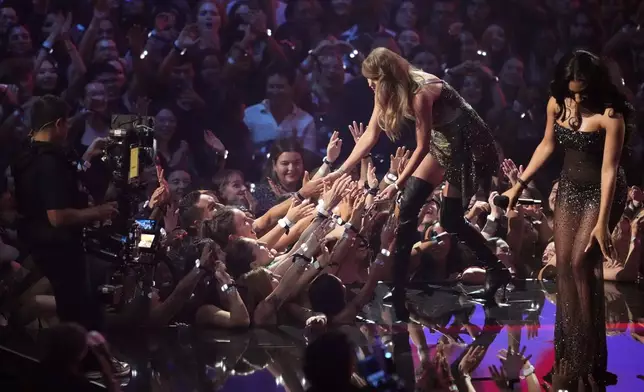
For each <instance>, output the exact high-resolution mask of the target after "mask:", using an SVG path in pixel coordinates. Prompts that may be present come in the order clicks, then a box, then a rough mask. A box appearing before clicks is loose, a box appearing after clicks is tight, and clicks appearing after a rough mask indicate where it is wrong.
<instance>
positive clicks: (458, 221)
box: [440, 197, 512, 299]
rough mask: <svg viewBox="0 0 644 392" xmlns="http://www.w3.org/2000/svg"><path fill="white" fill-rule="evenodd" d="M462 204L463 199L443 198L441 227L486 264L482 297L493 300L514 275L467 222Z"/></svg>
mask: <svg viewBox="0 0 644 392" xmlns="http://www.w3.org/2000/svg"><path fill="white" fill-rule="evenodd" d="M462 203H463V202H462V200H461V198H454V197H444V198H443V205H442V206H441V217H440V218H441V226H443V229H445V231H447V232H448V233H451V234H456V235H457V236H458V238H459V240H461V241H463V242H464V243H465V244H466V245H467V246H468V247H469V248H470V249H471V250H472V251H473V252H474V254H475V255H476V257H477V258H478V259H479V260H480V261H481V262H482V263H483V264H485V269H486V274H485V288H484V291H483V294H482V295H480V297H481V298H483V299H493V298H494V294H495V293H496V291H497V290H498V289H499V288H500V287H502V286H505V285H507V284H508V283H510V281H511V280H512V275H511V274H510V271H509V270H508V269H507V268H505V266H504V265H503V263H501V261H500V260H499V259H498V257H496V255H495V254H494V252H493V251H492V249H490V248H489V247H488V246H487V242H486V241H485V238H484V237H483V235H482V234H481V233H480V232H479V231H478V230H476V229H475V228H474V227H472V225H470V224H469V223H467V221H465V218H464V214H465V211H464V209H463V204H462Z"/></svg>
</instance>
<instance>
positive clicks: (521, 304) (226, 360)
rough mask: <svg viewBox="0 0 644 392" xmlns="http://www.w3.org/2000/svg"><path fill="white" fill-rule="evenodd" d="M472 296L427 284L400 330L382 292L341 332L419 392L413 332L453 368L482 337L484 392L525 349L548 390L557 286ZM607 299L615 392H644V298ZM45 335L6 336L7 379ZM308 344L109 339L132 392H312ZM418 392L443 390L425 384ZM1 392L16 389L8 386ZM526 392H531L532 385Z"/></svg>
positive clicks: (619, 295)
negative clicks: (385, 350)
mask: <svg viewBox="0 0 644 392" xmlns="http://www.w3.org/2000/svg"><path fill="white" fill-rule="evenodd" d="M463 290H464V289H463V288H462V287H450V288H446V287H437V286H429V285H426V284H418V285H416V286H415V287H414V288H411V289H410V290H409V298H410V301H411V307H412V309H413V310H414V311H415V312H416V313H417V315H416V317H414V319H415V321H416V322H415V323H413V324H412V326H411V327H409V326H408V325H404V324H398V323H394V322H393V321H394V320H392V317H393V316H392V313H393V312H392V309H391V307H390V305H389V304H387V303H386V301H383V297H384V296H385V295H386V294H387V293H388V289H387V287H386V286H385V285H381V287H379V288H378V290H377V292H378V295H377V298H376V299H374V301H373V302H372V303H371V304H370V305H369V306H367V307H366V308H365V309H364V312H363V314H362V316H361V320H360V322H359V323H358V324H357V325H353V326H343V327H340V328H341V329H342V330H344V331H346V333H347V334H349V336H350V337H351V339H352V340H353V341H354V342H355V343H356V344H357V345H359V346H361V347H364V348H368V347H369V343H368V341H369V338H368V336H373V335H374V334H375V333H377V334H379V335H380V336H381V337H382V340H383V341H384V342H385V343H386V344H387V346H388V347H389V349H390V350H391V351H392V353H393V359H394V361H395V364H396V368H397V372H398V374H399V375H400V376H401V377H402V378H403V380H404V381H405V384H406V386H407V390H414V385H415V382H416V376H415V374H420V373H421V372H420V368H421V367H422V364H421V363H420V361H419V358H418V349H417V347H416V346H415V344H414V343H413V342H412V339H411V336H410V331H422V332H423V333H424V335H425V337H426V341H427V349H429V352H430V355H433V353H434V352H435V349H436V345H437V343H438V342H439V340H441V341H442V342H443V344H446V346H444V349H445V353H446V356H447V357H448V360H449V362H450V363H455V362H456V363H458V361H460V358H461V357H462V355H463V353H464V352H465V351H466V350H467V348H468V345H469V344H471V343H472V342H473V341H474V338H473V336H474V337H476V340H477V344H478V345H483V346H485V347H487V349H486V352H485V357H484V359H483V361H482V363H481V364H480V366H478V368H477V369H476V371H474V372H473V374H472V379H473V380H474V383H473V384H474V385H475V387H476V390H477V391H479V392H480V391H498V390H499V389H498V388H497V387H496V385H495V383H494V381H493V380H492V379H491V375H490V371H489V370H488V367H490V366H492V365H495V366H497V367H500V361H499V359H498V358H497V355H498V352H499V350H501V349H508V348H517V349H520V348H521V347H523V346H525V347H526V355H531V359H530V361H531V363H532V364H533V365H534V367H535V369H536V374H537V376H538V378H539V380H540V381H541V382H543V379H544V376H546V375H547V374H548V373H549V372H550V371H551V370H552V366H553V360H554V347H553V339H554V322H555V309H556V304H555V292H554V284H553V283H543V284H542V283H539V282H527V285H526V288H525V290H521V291H514V292H511V293H508V294H507V296H506V297H505V299H504V300H503V299H501V300H500V305H499V306H498V307H494V308H484V307H483V306H482V305H481V304H477V303H475V302H472V301H471V300H468V299H467V297H465V296H463V295H460V294H461V293H462V292H463ZM605 299H606V318H607V340H608V350H609V358H608V370H609V372H612V373H614V374H616V375H617V378H618V383H617V385H615V386H610V387H608V388H607V390H608V391H640V390H644V376H642V375H644V363H642V358H644V344H643V343H644V291H642V289H641V288H638V287H637V286H635V285H615V284H613V283H606V284H605ZM420 325H422V327H420ZM44 333H46V332H45V331H44V330H43V332H41V333H38V332H28V331H20V332H16V331H8V330H6V329H4V330H2V329H0V345H2V346H3V349H2V350H0V354H3V355H2V357H3V359H2V362H1V363H0V365H1V366H2V367H1V368H2V372H3V373H4V374H5V375H6V374H8V373H13V374H11V375H12V377H14V378H15V377H24V376H25V374H24V373H25V372H27V371H30V370H25V369H29V366H28V365H24V366H23V365H20V363H24V362H25V361H27V362H28V361H29V359H28V358H27V357H33V358H37V357H38V356H39V345H38V340H39V336H38V335H42V334H44ZM412 335H413V332H412ZM41 338H42V336H41ZM307 338H308V336H307V333H306V331H304V330H302V329H301V328H297V327H291V326H280V327H276V328H274V329H255V330H251V331H239V332H231V331H222V330H209V331H204V330H200V331H198V330H195V329H193V328H190V327H187V326H174V327H168V328H165V329H163V330H161V331H156V332H152V331H138V332H135V331H129V332H128V333H112V334H110V335H109V340H110V343H111V346H112V349H113V351H114V352H115V353H116V354H117V356H118V357H120V358H121V359H124V360H126V361H128V362H129V363H130V364H131V365H132V369H133V372H132V376H131V378H130V379H129V380H125V381H124V384H125V383H127V385H126V386H124V387H123V390H124V391H231V392H232V391H235V392H244V391H285V390H288V391H290V392H297V391H304V390H306V387H307V385H306V382H305V380H304V375H303V371H302V363H303V350H304V348H305V346H306V341H307ZM414 340H415V341H418V340H417V339H414ZM9 350H10V351H9ZM19 354H20V355H22V356H20V355H19ZM12 356H13V357H12ZM11 358H14V359H11ZM7 364H10V365H11V366H8V365H7ZM32 368H33V366H32ZM546 379H548V377H547V376H546ZM6 385H7V386H10V385H13V386H14V387H15V385H17V384H6ZM416 388H417V389H416V390H422V391H424V390H428V391H429V390H435V389H429V388H426V387H423V386H422V385H416ZM0 389H1V390H10V389H6V388H2V384H0ZM515 390H517V389H515ZM521 390H526V391H527V386H526V384H525V382H522V385H521Z"/></svg>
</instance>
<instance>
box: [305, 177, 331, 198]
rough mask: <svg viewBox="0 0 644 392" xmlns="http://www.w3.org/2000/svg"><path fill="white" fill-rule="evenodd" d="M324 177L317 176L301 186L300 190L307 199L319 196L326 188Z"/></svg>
mask: <svg viewBox="0 0 644 392" xmlns="http://www.w3.org/2000/svg"><path fill="white" fill-rule="evenodd" d="M324 180H325V178H324V177H320V178H316V179H313V180H310V181H308V182H307V183H306V184H304V185H303V186H302V188H300V190H299V192H300V195H302V197H303V198H305V199H310V198H313V197H317V196H319V195H320V194H321V193H322V191H323V190H324Z"/></svg>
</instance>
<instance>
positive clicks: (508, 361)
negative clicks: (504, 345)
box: [497, 346, 532, 379]
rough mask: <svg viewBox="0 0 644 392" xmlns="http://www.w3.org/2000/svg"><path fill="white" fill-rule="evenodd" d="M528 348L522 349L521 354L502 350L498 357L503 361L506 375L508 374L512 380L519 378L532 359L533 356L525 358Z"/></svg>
mask: <svg viewBox="0 0 644 392" xmlns="http://www.w3.org/2000/svg"><path fill="white" fill-rule="evenodd" d="M525 350H526V346H523V348H521V351H520V352H516V351H513V350H512V349H510V351H508V350H505V349H501V350H499V354H498V355H497V357H498V358H499V359H500V360H501V364H502V365H503V369H504V370H505V374H507V375H508V376H509V377H511V378H512V379H518V378H519V372H521V369H522V368H523V366H524V365H525V364H526V363H527V362H528V361H529V360H530V358H532V355H528V356H527V357H526V356H525Z"/></svg>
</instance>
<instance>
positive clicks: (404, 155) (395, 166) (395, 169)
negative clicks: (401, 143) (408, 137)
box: [389, 147, 410, 176]
mask: <svg viewBox="0 0 644 392" xmlns="http://www.w3.org/2000/svg"><path fill="white" fill-rule="evenodd" d="M408 154H410V153H409V151H407V149H406V148H405V147H398V148H397V149H396V154H395V155H391V156H390V157H389V159H390V164H389V173H391V174H395V175H396V176H397V175H398V174H399V173H400V166H401V165H402V164H403V163H404V161H405V160H406V159H409V155H408ZM403 168H404V165H403Z"/></svg>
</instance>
